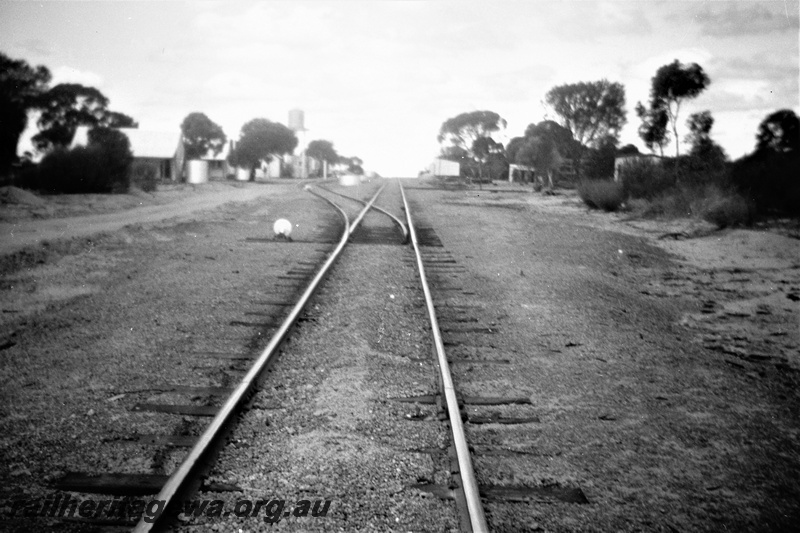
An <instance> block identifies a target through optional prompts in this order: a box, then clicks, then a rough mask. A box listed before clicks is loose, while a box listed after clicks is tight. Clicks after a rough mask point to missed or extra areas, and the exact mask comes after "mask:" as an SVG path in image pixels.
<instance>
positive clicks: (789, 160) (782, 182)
mask: <svg viewBox="0 0 800 533" xmlns="http://www.w3.org/2000/svg"><path fill="white" fill-rule="evenodd" d="M799 170H800V154H798V153H796V152H770V151H766V150H762V151H756V152H754V153H752V154H750V155H747V156H745V157H742V158H741V159H739V160H737V161H736V162H735V163H734V164H733V170H732V172H731V179H732V181H733V184H734V185H735V186H736V187H737V188H738V190H739V192H741V194H742V195H744V196H745V197H746V198H748V199H750V200H751V201H752V202H753V203H754V204H755V206H756V209H757V210H758V212H759V213H767V212H769V211H778V212H781V213H788V214H791V215H797V214H800V178H798V176H800V172H798V171H799Z"/></svg>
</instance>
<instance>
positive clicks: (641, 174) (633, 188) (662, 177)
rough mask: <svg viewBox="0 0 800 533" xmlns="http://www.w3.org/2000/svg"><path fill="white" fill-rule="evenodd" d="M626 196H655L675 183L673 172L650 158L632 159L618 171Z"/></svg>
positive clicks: (649, 197) (651, 197) (648, 197)
mask: <svg viewBox="0 0 800 533" xmlns="http://www.w3.org/2000/svg"><path fill="white" fill-rule="evenodd" d="M619 177H620V182H621V183H622V185H623V187H624V190H625V195H626V196H627V197H628V198H646V199H648V200H650V199H653V198H656V197H658V196H660V195H662V194H663V193H664V192H666V191H667V190H668V189H670V188H672V187H673V186H674V185H675V174H674V173H672V172H669V171H668V170H667V169H665V168H664V167H663V166H662V164H661V163H659V162H656V161H651V160H650V159H641V160H639V161H632V162H629V163H627V164H626V165H624V166H623V167H622V168H621V169H620V171H619Z"/></svg>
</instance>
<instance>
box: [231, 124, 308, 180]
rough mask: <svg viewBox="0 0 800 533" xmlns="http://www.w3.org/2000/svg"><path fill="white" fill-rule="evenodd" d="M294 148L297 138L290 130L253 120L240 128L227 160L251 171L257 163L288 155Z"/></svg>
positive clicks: (281, 125)
mask: <svg viewBox="0 0 800 533" xmlns="http://www.w3.org/2000/svg"><path fill="white" fill-rule="evenodd" d="M295 148H297V136H296V135H295V134H294V132H293V131H292V130H290V129H289V128H287V127H286V126H284V125H283V124H280V123H278V122H272V121H271V120H268V119H266V118H254V119H253V120H251V121H250V122H248V123H246V124H245V125H244V126H242V131H241V134H240V135H239V142H238V143H237V144H236V149H235V151H234V152H233V153H232V154H231V156H230V157H229V160H230V161H231V162H232V163H233V164H235V165H237V166H241V167H243V168H249V169H251V170H252V169H253V168H254V167H255V166H256V165H257V164H258V162H259V161H262V160H263V161H271V160H272V156H273V155H283V154H289V153H292V152H293V151H294V149H295Z"/></svg>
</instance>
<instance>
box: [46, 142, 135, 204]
mask: <svg viewBox="0 0 800 533" xmlns="http://www.w3.org/2000/svg"><path fill="white" fill-rule="evenodd" d="M132 160H133V155H132V154H131V151H130V142H129V141H128V137H127V136H125V134H124V133H122V132H120V131H118V130H112V129H109V128H95V129H93V130H91V131H90V132H89V146H79V147H77V148H74V149H72V150H65V149H56V150H54V151H53V152H50V153H49V154H47V155H46V156H45V157H44V159H42V162H41V163H39V168H38V169H37V172H36V174H35V176H34V177H33V183H32V184H31V185H32V187H33V188H35V189H38V190H40V191H43V192H46V193H52V194H58V193H63V194H82V193H114V192H126V191H127V190H128V188H129V186H130V174H129V171H130V165H131V161H132Z"/></svg>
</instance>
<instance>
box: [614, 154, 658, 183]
mask: <svg viewBox="0 0 800 533" xmlns="http://www.w3.org/2000/svg"><path fill="white" fill-rule="evenodd" d="M662 161H663V158H661V157H660V156H657V155H654V154H630V155H621V156H617V157H615V158H614V181H619V180H620V173H621V171H622V169H624V168H625V167H626V166H630V165H635V164H645V165H654V166H656V165H661V163H662Z"/></svg>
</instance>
